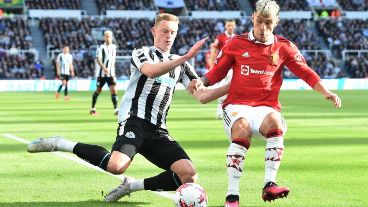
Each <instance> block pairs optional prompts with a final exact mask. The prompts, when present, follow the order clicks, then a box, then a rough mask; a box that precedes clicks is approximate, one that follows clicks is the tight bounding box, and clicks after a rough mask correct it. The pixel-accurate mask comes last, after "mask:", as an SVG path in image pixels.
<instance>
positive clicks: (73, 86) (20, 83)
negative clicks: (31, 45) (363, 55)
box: [0, 79, 368, 92]
mask: <svg viewBox="0 0 368 207" xmlns="http://www.w3.org/2000/svg"><path fill="white" fill-rule="evenodd" d="M323 82H324V83H325V84H326V86H327V87H328V88H329V89H331V90H366V89H368V79H324V80H323ZM60 83H61V81H60V80H0V92H21V91H55V90H57V88H58V87H59V85H60ZM127 86H128V80H118V82H117V88H118V90H126V88H127ZM68 89H69V90H70V91H93V90H95V89H96V80H77V79H72V80H70V81H69V85H68ZM176 89H177V90H184V86H183V85H181V84H178V85H177V87H176ZM281 89H282V90H311V88H310V87H309V86H308V85H307V84H306V83H305V82H304V81H302V80H300V79H285V80H284V83H283V85H282V87H281ZM103 90H108V87H107V85H105V86H104V88H103Z"/></svg>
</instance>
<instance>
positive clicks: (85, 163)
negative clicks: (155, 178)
mask: <svg viewBox="0 0 368 207" xmlns="http://www.w3.org/2000/svg"><path fill="white" fill-rule="evenodd" d="M4 137H6V138H8V139H12V140H15V141H18V142H22V143H24V144H29V143H30V141H28V140H25V139H23V138H20V137H17V136H15V135H13V134H9V133H7V134H4ZM52 153H54V154H55V155H57V156H59V157H62V158H65V159H67V160H71V161H74V162H76V163H78V164H81V165H84V166H87V167H89V168H92V169H94V170H97V171H99V172H103V173H106V174H108V175H111V176H113V177H116V178H118V179H120V180H122V179H123V178H124V176H123V175H114V174H111V173H109V172H107V171H104V170H102V169H101V168H99V167H97V166H94V165H92V164H90V163H88V162H86V161H84V160H82V159H80V158H78V157H75V156H71V155H69V154H67V153H63V152H52ZM133 179H134V178H133ZM151 192H152V193H155V194H157V195H159V196H161V197H164V198H168V199H170V200H174V196H173V194H172V193H169V192H165V191H160V192H158V191H151Z"/></svg>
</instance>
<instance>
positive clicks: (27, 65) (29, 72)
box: [0, 50, 43, 79]
mask: <svg viewBox="0 0 368 207" xmlns="http://www.w3.org/2000/svg"><path fill="white" fill-rule="evenodd" d="M41 77H43V65H42V63H41V62H40V61H35V59H34V54H33V53H30V52H25V53H18V52H17V51H15V53H11V52H6V51H5V50H0V79H35V78H41Z"/></svg>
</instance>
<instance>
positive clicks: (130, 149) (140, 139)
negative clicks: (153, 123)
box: [111, 117, 151, 160]
mask: <svg viewBox="0 0 368 207" xmlns="http://www.w3.org/2000/svg"><path fill="white" fill-rule="evenodd" d="M150 133H151V132H150V130H149V129H148V128H147V126H146V123H145V121H144V120H142V119H139V118H136V117H129V118H128V119H127V120H126V121H124V122H121V123H119V126H118V129H117V135H116V140H115V143H114V144H113V146H112V149H111V151H112V152H115V151H117V152H120V153H123V154H125V155H126V156H128V157H129V158H130V159H131V160H133V158H134V156H135V155H136V154H137V153H138V152H139V151H140V150H141V148H142V146H143V144H144V142H145V137H146V136H149V134H150Z"/></svg>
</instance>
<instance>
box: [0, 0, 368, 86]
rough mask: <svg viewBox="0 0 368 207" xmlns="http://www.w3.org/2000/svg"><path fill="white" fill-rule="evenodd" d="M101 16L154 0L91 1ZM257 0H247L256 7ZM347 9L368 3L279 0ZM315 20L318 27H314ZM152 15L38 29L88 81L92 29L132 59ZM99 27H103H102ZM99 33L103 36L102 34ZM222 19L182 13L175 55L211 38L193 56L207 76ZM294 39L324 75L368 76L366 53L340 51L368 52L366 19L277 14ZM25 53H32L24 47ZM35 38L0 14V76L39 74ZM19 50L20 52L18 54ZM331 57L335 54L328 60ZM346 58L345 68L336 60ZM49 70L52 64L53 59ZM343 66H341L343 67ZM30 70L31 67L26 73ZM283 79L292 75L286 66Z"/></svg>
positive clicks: (220, 6)
mask: <svg viewBox="0 0 368 207" xmlns="http://www.w3.org/2000/svg"><path fill="white" fill-rule="evenodd" d="M95 2H96V5H97V6H98V9H99V11H100V13H101V14H104V13H105V11H106V10H155V9H156V8H155V5H154V1H153V0H143V1H129V0H95ZM184 2H185V5H186V7H187V8H188V9H189V10H190V11H193V10H218V11H223V10H232V11H234V10H241V8H240V5H239V1H237V0H199V1H194V0H184ZM255 2H256V0H250V3H251V4H252V3H253V4H254V3H255ZM25 3H26V6H27V7H28V8H30V9H81V5H80V0H54V1H48V0H27V1H25ZM336 5H340V6H341V7H342V8H343V9H344V10H357V11H366V10H367V5H368V0H352V1H346V0H337V1H336V0H301V1H297V0H289V1H280V6H281V9H282V10H287V11H290V10H293V11H296V10H297V11H300V10H310V6H316V7H318V6H336ZM236 24H237V29H236V33H237V34H241V33H244V32H248V31H250V30H251V29H252V23H251V21H250V19H246V18H244V19H236ZM314 25H315V26H316V29H317V31H318V32H316V31H315V30H313V29H312V28H314ZM152 26H153V20H150V19H144V18H140V19H138V18H129V19H126V18H113V19H110V18H99V17H93V18H91V17H87V18H82V19H73V18H68V19H66V18H41V19H39V28H40V29H41V31H42V32H43V38H44V40H45V44H46V45H48V46H49V48H50V49H59V48H62V47H63V46H64V45H68V46H69V47H70V48H71V50H72V54H73V57H74V61H75V69H76V74H77V75H78V77H80V78H92V77H93V76H94V71H95V62H94V55H95V49H96V47H95V45H98V44H101V43H102V41H101V39H99V40H97V39H98V38H96V31H95V28H108V29H111V30H112V31H113V32H114V37H115V42H114V43H115V44H117V45H118V50H119V51H118V55H127V56H129V55H130V53H131V51H132V50H133V49H134V48H136V47H139V46H142V45H152V44H153V42H152V40H153V38H152V35H151V32H150V28H151V27H152ZM102 30H104V29H102ZM102 30H100V31H97V33H98V32H99V33H101V31H102ZM224 30H225V28H224V20H223V19H191V18H181V19H180V25H179V30H178V36H177V39H176V41H175V43H174V46H173V48H172V51H171V52H172V53H176V54H179V55H182V54H185V53H186V52H187V51H188V49H189V48H190V46H192V45H193V44H194V43H195V42H196V41H198V40H200V39H201V38H204V37H209V40H207V42H206V43H205V45H204V46H203V48H202V49H203V50H202V52H200V53H199V54H198V55H197V57H196V58H195V60H194V64H195V68H196V69H197V72H198V73H199V74H200V75H204V74H205V73H206V72H207V70H208V68H207V64H206V58H208V55H209V52H208V51H209V48H210V44H211V43H212V42H213V41H214V40H215V37H216V35H218V34H220V33H222V32H224ZM275 33H276V34H277V35H280V36H283V37H285V38H287V39H289V40H291V41H292V42H293V43H295V44H296V45H297V46H298V48H299V49H300V50H302V52H303V54H304V56H305V58H306V60H307V62H308V63H309V65H310V66H311V67H312V68H313V69H314V70H315V71H316V72H317V73H318V74H319V75H320V76H321V77H322V78H340V77H354V78H357V77H360V78H364V77H367V65H368V55H367V54H368V53H364V52H363V53H362V54H359V55H358V53H356V54H355V53H347V55H346V56H344V57H343V56H342V52H343V51H344V50H345V49H348V50H368V20H362V19H354V20H349V19H343V18H331V19H330V18H326V19H323V18H321V19H318V20H316V21H313V20H306V19H303V20H298V19H293V20H285V19H282V20H281V21H280V23H279V25H278V27H277V28H276V30H275ZM324 43H326V44H327V45H328V46H329V49H330V51H331V54H332V55H330V53H325V52H324V51H321V52H311V53H304V51H303V50H320V49H321V48H322V47H321V45H323V44H324ZM26 50H28V51H29V52H24V51H26ZM32 50H34V48H33V46H32V36H31V35H30V31H29V28H28V25H27V21H26V20H24V19H21V18H0V78H41V77H42V76H43V64H42V62H40V61H38V57H37V53H32V52H31V51H32ZM20 51H23V52H20ZM333 57H335V58H337V59H335V60H334V59H333ZM339 59H341V60H342V59H343V65H342V64H339V62H336V60H339ZM129 64H130V63H129V61H124V60H123V61H121V60H119V61H118V65H117V68H118V76H119V77H120V78H122V79H126V78H128V77H129V69H128V68H129ZM52 65H53V67H54V64H52ZM339 66H340V67H343V69H341V68H340V67H339ZM28 69H29V70H28ZM284 76H285V78H293V77H294V76H293V75H292V74H291V73H290V72H289V71H288V70H285V72H284Z"/></svg>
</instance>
